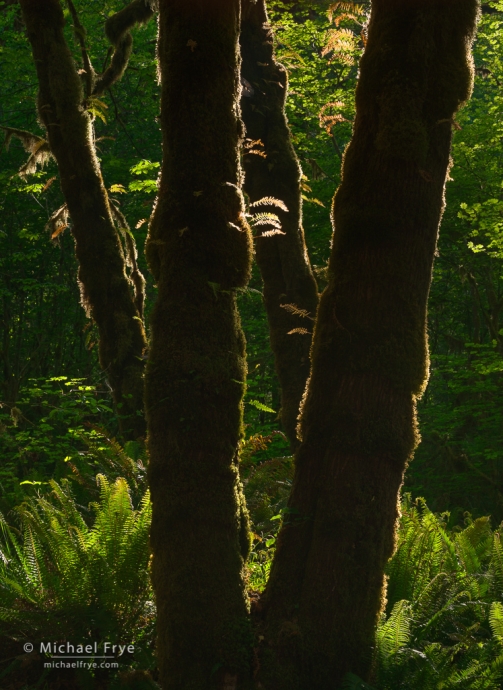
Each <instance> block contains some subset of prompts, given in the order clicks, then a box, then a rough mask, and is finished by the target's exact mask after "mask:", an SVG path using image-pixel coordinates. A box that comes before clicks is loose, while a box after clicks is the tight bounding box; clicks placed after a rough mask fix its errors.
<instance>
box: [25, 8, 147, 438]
mask: <svg viewBox="0 0 503 690" xmlns="http://www.w3.org/2000/svg"><path fill="white" fill-rule="evenodd" d="M21 8H22V12H23V18H24V21H25V24H26V29H27V32H28V38H29V39H30V43H31V45H32V50H33V57H34V60H35V66H36V70H37V77H38V82H39V94H38V112H39V116H40V120H41V122H42V123H43V125H44V127H45V128H46V130H47V137H48V141H49V146H50V149H51V152H52V154H53V155H54V158H55V159H56V162H57V164H58V169H59V174H60V179H61V189H62V191H63V195H64V198H65V201H66V204H67V207H68V211H69V213H70V216H71V221H72V234H73V236H74V238H75V253H76V256H77V261H78V265H79V270H78V280H79V284H80V288H81V294H82V303H83V306H84V307H85V308H86V309H87V310H88V312H89V313H90V315H91V316H92V318H93V319H94V321H95V322H96V325H97V327H98V331H99V357H100V364H101V367H102V369H103V371H104V372H105V375H106V377H107V379H108V381H109V383H110V387H111V388H112V392H113V396H114V400H115V403H116V405H117V406H118V410H119V414H120V418H121V430H122V433H123V436H124V437H125V438H138V437H140V436H144V434H145V419H144V416H143V378H142V377H143V370H144V362H143V355H144V350H145V348H146V338H145V332H144V330H143V323H142V320H141V318H140V315H139V312H138V310H137V308H136V306H135V303H134V299H135V295H134V289H133V286H132V284H131V282H130V281H129V280H128V278H127V276H126V260H125V257H124V253H123V250H122V247H121V243H120V240H119V237H118V233H117V231H116V229H115V226H114V222H113V219H112V214H111V210H110V205H109V201H108V196H107V192H106V189H105V186H104V184H103V179H102V176H101V172H100V167H99V162H98V159H97V157H96V151H95V148H94V143H93V133H92V126H91V118H90V115H89V114H88V113H87V112H86V111H85V109H84V107H83V100H84V95H83V92H82V85H81V81H80V77H79V75H78V74H77V70H76V68H75V64H74V61H73V57H72V55H71V53H70V50H69V49H68V46H67V44H66V41H65V37H64V34H63V26H64V17H63V11H62V9H61V5H60V3H59V0H21ZM138 285H139V286H140V285H141V283H139V284H138ZM136 297H138V295H136Z"/></svg>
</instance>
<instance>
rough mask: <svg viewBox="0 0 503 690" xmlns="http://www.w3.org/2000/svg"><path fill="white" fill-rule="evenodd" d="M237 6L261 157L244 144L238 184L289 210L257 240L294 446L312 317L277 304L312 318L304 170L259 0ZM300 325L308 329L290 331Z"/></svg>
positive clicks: (253, 133) (248, 100) (247, 101)
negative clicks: (277, 227)
mask: <svg viewBox="0 0 503 690" xmlns="http://www.w3.org/2000/svg"><path fill="white" fill-rule="evenodd" d="M242 8H243V9H242V11H243V16H242V19H241V38H240V41H241V52H242V59H243V64H242V67H241V74H242V76H243V85H244V88H243V94H242V99H241V107H242V110H243V121H244V123H245V127H246V136H247V138H248V139H249V140H251V141H257V142H259V143H258V144H256V145H255V146H254V148H253V149H252V150H258V151H262V152H263V153H265V154H266V158H264V157H263V156H260V155H257V154H252V153H247V149H246V148H245V154H244V157H243V161H244V162H243V167H244V170H245V183H244V189H245V191H246V193H247V195H248V196H249V198H250V201H251V202H254V201H258V200H259V199H262V198H264V197H273V198H275V199H279V200H280V201H283V203H284V204H285V205H286V207H287V209H288V212H284V211H282V210H279V209H277V208H276V207H271V208H270V209H267V210H270V211H273V212H274V213H276V214H277V215H278V216H279V217H280V220H281V225H282V231H283V232H284V233H285V234H284V235H276V236H273V237H262V238H260V237H258V238H257V239H256V241H255V247H256V259H257V264H258V266H259V268H260V272H261V274H262V279H263V281H264V302H265V308H266V311H267V318H268V321H269V332H270V337H271V346H272V350H273V352H274V357H275V364H276V371H277V374H278V378H279V382H280V385H281V421H282V424H283V428H284V430H285V433H286V434H287V436H288V439H289V441H290V444H291V446H292V448H295V447H296V446H297V435H296V427H297V417H298V415H299V404H300V401H301V399H302V395H303V393H304V389H305V387H306V381H307V378H308V376H309V369H310V361H309V350H310V347H311V334H310V331H312V323H313V322H312V321H309V320H306V319H305V318H304V319H303V318H300V317H299V316H295V315H294V314H292V312H291V311H288V310H287V309H285V308H284V307H282V305H288V304H291V305H295V306H296V307H298V308H299V309H303V310H306V311H307V312H309V313H310V315H311V317H312V318H314V317H315V315H316V309H317V306H318V290H317V286H316V281H315V279H314V276H313V272H312V270H311V266H310V263H309V258H308V256H307V250H306V244H305V241H304V230H303V228H302V198H301V189H300V179H301V175H302V171H301V169H300V165H299V162H298V160H297V157H296V155H295V152H294V150H293V146H292V142H291V139H290V131H289V129H288V124H287V121H286V116H285V98H286V94H287V75H286V70H285V68H284V67H283V66H282V65H280V64H279V63H278V62H277V61H276V59H275V57H274V51H273V44H272V34H271V29H270V27H269V24H268V19H267V12H266V7H265V0H258V1H257V0H242ZM248 150H250V149H248ZM263 208H264V210H266V207H263ZM299 327H302V328H305V329H306V330H307V331H308V333H307V334H299V333H291V334H290V335H289V332H290V331H292V330H293V329H295V328H299Z"/></svg>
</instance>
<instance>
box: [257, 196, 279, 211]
mask: <svg viewBox="0 0 503 690" xmlns="http://www.w3.org/2000/svg"><path fill="white" fill-rule="evenodd" d="M257 206H276V207H277V208H280V209H281V210H282V211H286V212H287V213H288V209H287V207H286V205H285V203H284V202H283V201H281V199H275V198H274V197H273V196H264V197H262V199H259V200H258V201H254V202H253V203H252V204H250V208H256V207H257Z"/></svg>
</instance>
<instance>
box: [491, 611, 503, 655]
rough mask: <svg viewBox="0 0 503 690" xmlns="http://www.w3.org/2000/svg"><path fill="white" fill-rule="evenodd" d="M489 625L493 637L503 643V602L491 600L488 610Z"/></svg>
mask: <svg viewBox="0 0 503 690" xmlns="http://www.w3.org/2000/svg"><path fill="white" fill-rule="evenodd" d="M489 625H490V626H491V630H492V633H493V635H494V637H495V638H496V639H497V640H498V642H499V643H500V644H502V645H503V604H502V603H501V602H500V601H493V603H492V604H491V608H490V610H489Z"/></svg>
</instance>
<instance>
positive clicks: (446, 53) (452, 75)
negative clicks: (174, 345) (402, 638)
mask: <svg viewBox="0 0 503 690" xmlns="http://www.w3.org/2000/svg"><path fill="white" fill-rule="evenodd" d="M476 16H477V3H476V2H475V0H435V1H433V0H420V1H419V0H374V2H373V7H372V16H371V21H370V26H369V36H368V44H367V47H366V50H365V54H364V56H363V58H362V61H361V65H360V75H361V76H360V79H359V83H358V87H357V95H356V107H357V115H356V121H355V126H354V133H353V138H352V141H351V144H350V146H349V147H348V149H347V151H346V154H345V157H344V161H343V177H342V183H341V186H340V187H339V189H338V191H337V193H336V195H335V197H334V203H333V209H332V218H333V226H334V235H333V245H332V253H331V259H330V265H329V272H330V281H329V285H328V287H327V288H326V290H325V291H324V293H323V295H322V297H321V301H320V307H319V309H318V320H317V324H316V329H315V334H314V339H313V350H312V360H313V368H312V374H311V378H310V382H309V384H308V387H307V392H306V396H305V399H304V401H303V405H302V413H301V426H300V432H301V437H302V442H301V445H300V448H299V450H298V452H297V455H296V470H295V478H294V483H293V490H292V494H291V497H290V501H289V509H290V512H289V513H288V518H287V519H286V520H285V522H284V524H283V526H282V529H281V531H280V534H279V537H278V540H277V551H276V557H275V560H274V563H273V567H272V572H271V577H270V580H269V582H268V585H267V588H266V591H265V595H264V597H263V602H262V606H263V619H262V623H261V627H262V629H261V633H262V635H263V636H264V641H263V643H262V645H263V653H262V676H263V684H264V686H265V687H266V688H267V690H301V689H302V690H315V689H316V690H332V689H334V690H335V688H338V687H339V685H340V683H341V680H342V678H343V676H344V674H345V673H346V672H348V671H352V672H353V673H356V674H358V675H359V676H361V677H362V678H367V679H368V678H369V675H370V673H371V665H372V648H373V644H374V631H375V625H376V622H377V620H378V616H379V614H380V612H381V610H382V608H383V605H384V601H385V596H386V592H385V582H384V575H383V572H384V567H385V565H386V562H387V560H388V559H389V558H390V556H391V555H392V553H393V549H394V545H395V530H396V520H397V516H398V507H397V504H398V493H399V489H400V486H401V484H402V479H403V473H404V470H405V468H406V465H407V462H408V461H409V460H410V459H411V457H412V454H413V451H414V448H415V446H416V445H417V443H418V440H419V436H418V433H417V429H416V401H417V399H418V398H419V397H420V396H421V394H422V392H423V390H424V387H425V385H426V380H427V376H428V348H427V337H426V305H427V298H428V291H429V286H430V281H431V270H432V264H433V256H434V251H435V246H436V241H437V233H438V227H439V222H440V218H441V215H442V211H443V206H444V183H445V178H446V172H447V169H448V166H449V151H450V142H451V123H452V118H453V116H454V114H455V113H456V111H457V109H458V108H459V106H460V105H461V103H462V102H463V101H465V100H466V99H467V98H468V97H469V95H470V92H471V88H472V65H471V58H470V54H469V49H470V44H471V39H472V37H473V33H474V30H475V24H476Z"/></svg>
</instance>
